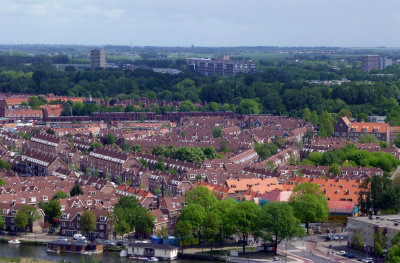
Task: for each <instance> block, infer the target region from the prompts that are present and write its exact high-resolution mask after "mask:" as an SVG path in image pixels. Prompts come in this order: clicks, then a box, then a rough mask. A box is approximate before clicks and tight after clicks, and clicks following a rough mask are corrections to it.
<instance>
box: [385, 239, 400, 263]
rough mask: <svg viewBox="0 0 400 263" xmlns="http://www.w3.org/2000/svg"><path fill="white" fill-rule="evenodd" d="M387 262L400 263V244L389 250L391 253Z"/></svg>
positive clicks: (387, 257)
mask: <svg viewBox="0 0 400 263" xmlns="http://www.w3.org/2000/svg"><path fill="white" fill-rule="evenodd" d="M386 262H388V263H398V262H400V244H399V243H397V244H396V245H393V246H392V247H391V248H390V249H389V253H388V254H387V256H386Z"/></svg>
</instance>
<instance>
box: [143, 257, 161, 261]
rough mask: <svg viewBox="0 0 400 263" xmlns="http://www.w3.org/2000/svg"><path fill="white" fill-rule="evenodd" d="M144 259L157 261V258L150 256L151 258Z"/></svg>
mask: <svg viewBox="0 0 400 263" xmlns="http://www.w3.org/2000/svg"><path fill="white" fill-rule="evenodd" d="M146 261H147V262H157V261H158V258H155V257H151V258H147V259H146Z"/></svg>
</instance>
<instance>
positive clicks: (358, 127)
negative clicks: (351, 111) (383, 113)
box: [350, 122, 388, 133]
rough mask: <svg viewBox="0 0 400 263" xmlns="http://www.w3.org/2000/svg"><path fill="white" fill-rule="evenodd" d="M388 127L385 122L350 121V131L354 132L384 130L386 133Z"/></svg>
mask: <svg viewBox="0 0 400 263" xmlns="http://www.w3.org/2000/svg"><path fill="white" fill-rule="evenodd" d="M387 128H388V125H387V123H377V122H352V123H351V126H350V131H356V132H384V133H386V131H387Z"/></svg>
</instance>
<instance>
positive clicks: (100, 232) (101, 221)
mask: <svg viewBox="0 0 400 263" xmlns="http://www.w3.org/2000/svg"><path fill="white" fill-rule="evenodd" d="M90 211H92V212H93V213H94V214H95V215H96V229H95V230H93V231H90V232H89V234H88V238H104V239H108V238H110V237H111V236H112V234H113V225H112V223H111V220H110V218H109V215H110V213H109V211H107V210H105V209H90ZM84 212H85V209H83V208H69V209H66V210H64V211H63V213H62V214H61V217H60V232H61V234H62V235H64V236H70V237H71V236H73V235H74V234H81V228H80V225H79V220H80V218H81V216H82V214H83V213H84ZM82 234H85V233H82Z"/></svg>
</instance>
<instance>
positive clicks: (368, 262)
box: [358, 257, 374, 263]
mask: <svg viewBox="0 0 400 263" xmlns="http://www.w3.org/2000/svg"><path fill="white" fill-rule="evenodd" d="M358 261H361V262H363V263H374V259H373V258H369V257H364V258H360V259H359V260H358Z"/></svg>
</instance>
